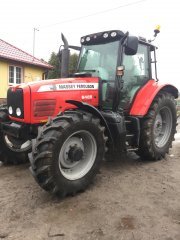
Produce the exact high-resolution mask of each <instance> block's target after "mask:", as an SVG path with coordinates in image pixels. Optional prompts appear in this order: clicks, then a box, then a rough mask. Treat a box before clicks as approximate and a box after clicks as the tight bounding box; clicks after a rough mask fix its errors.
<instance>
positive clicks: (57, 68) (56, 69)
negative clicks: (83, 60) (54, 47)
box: [47, 52, 78, 79]
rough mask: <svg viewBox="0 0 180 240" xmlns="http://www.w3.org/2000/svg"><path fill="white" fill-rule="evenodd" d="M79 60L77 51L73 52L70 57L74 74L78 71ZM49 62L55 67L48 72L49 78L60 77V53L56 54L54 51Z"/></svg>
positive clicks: (70, 67)
mask: <svg viewBox="0 0 180 240" xmlns="http://www.w3.org/2000/svg"><path fill="white" fill-rule="evenodd" d="M77 61H78V55H77V54H76V53H73V54H71V55H70V59H69V73H70V74H73V73H74V72H75V71H76V66H77ZM48 63H49V64H51V65H52V66H53V67H54V69H52V70H50V71H49V72H48V77H47V78H48V79H53V78H59V77H60V75H61V74H60V73H61V70H60V62H59V57H58V54H56V53H55V52H52V53H51V56H50V59H49V61H48Z"/></svg>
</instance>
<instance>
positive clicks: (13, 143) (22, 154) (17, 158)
mask: <svg viewBox="0 0 180 240" xmlns="http://www.w3.org/2000/svg"><path fill="white" fill-rule="evenodd" d="M6 121H9V117H8V114H7V111H6V109H3V110H2V109H1V110H0V122H6ZM22 145H23V141H21V140H20V139H15V138H13V137H10V136H8V135H6V134H4V133H3V132H1V130H0V161H1V162H3V163H5V164H21V163H25V162H27V161H28V154H29V153H30V152H31V146H30V147H27V148H24V149H20V147H21V146H22Z"/></svg>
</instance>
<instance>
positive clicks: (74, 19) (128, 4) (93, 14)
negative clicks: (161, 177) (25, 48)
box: [41, 0, 147, 28]
mask: <svg viewBox="0 0 180 240" xmlns="http://www.w3.org/2000/svg"><path fill="white" fill-rule="evenodd" d="M145 1H147V0H139V1H136V2H131V3H126V4H123V5H120V6H117V7H114V8H111V9H107V10H104V11H100V12H96V13H92V14H89V15H86V16H82V17H77V18H72V19H69V20H65V21H61V22H58V23H53V24H50V25H46V26H43V27H41V28H48V27H52V26H55V25H59V24H64V23H69V22H73V21H77V20H80V19H84V18H88V17H92V16H96V15H99V14H103V13H107V12H111V11H115V10H117V9H119V8H124V7H129V6H132V5H136V4H139V3H141V2H145Z"/></svg>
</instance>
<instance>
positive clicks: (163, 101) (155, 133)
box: [137, 92, 177, 160]
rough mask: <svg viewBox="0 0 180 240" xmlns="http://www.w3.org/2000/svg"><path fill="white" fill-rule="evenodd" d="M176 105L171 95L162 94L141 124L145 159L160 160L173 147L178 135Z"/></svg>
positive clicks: (141, 149) (141, 146)
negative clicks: (175, 136)
mask: <svg viewBox="0 0 180 240" xmlns="http://www.w3.org/2000/svg"><path fill="white" fill-rule="evenodd" d="M176 122H177V116H176V103H175V100H174V97H173V96H172V95H171V94H169V93H165V92H164V93H160V94H158V96H157V97H156V98H155V100H154V101H153V103H152V105H151V107H150V109H149V111H148V114H147V115H146V116H145V118H144V119H142V122H141V136H140V146H139V150H138V152H137V154H138V155H139V156H141V157H142V158H143V159H147V160H160V159H162V158H164V157H165V154H166V153H168V152H169V148H171V147H172V141H173V140H174V135H175V133H176Z"/></svg>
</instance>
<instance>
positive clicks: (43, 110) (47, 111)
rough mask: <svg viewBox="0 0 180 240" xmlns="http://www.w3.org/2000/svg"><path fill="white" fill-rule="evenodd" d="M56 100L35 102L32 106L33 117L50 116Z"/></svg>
mask: <svg viewBox="0 0 180 240" xmlns="http://www.w3.org/2000/svg"><path fill="white" fill-rule="evenodd" d="M55 106H56V100H55V99H48V100H36V101H34V105H33V113H34V117H47V116H52V115H53V114H54V111H55Z"/></svg>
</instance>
